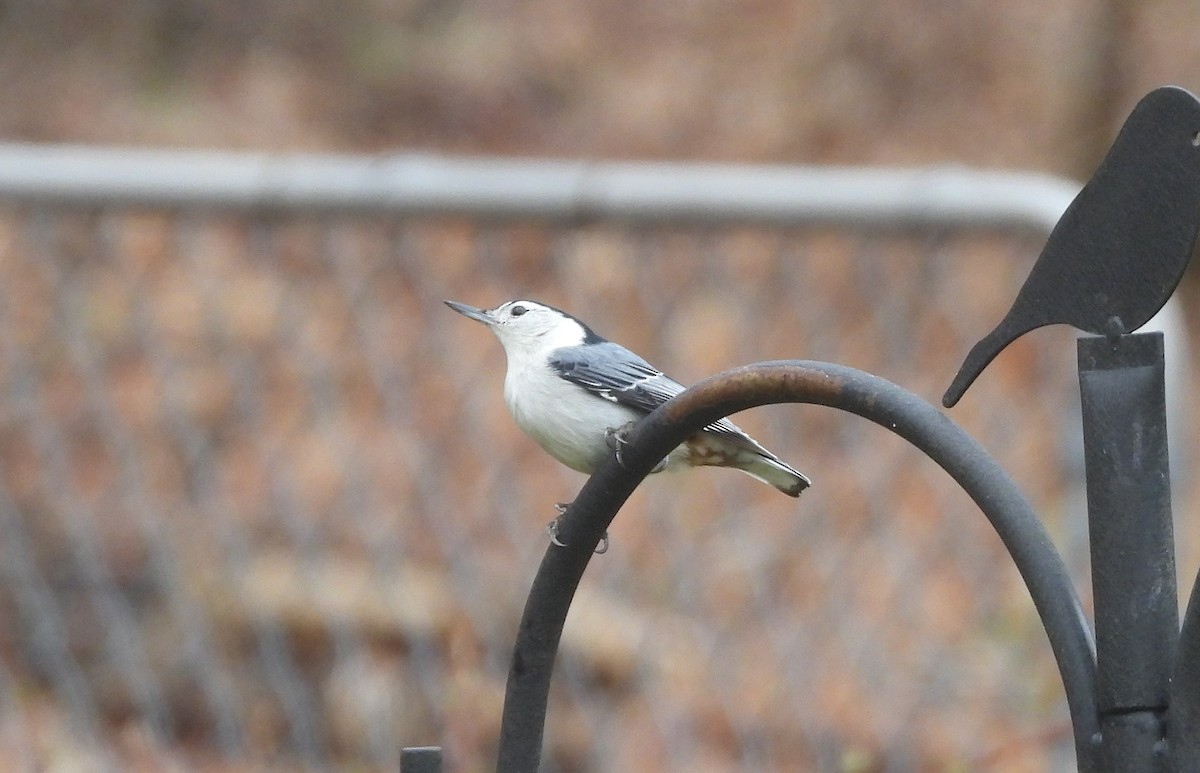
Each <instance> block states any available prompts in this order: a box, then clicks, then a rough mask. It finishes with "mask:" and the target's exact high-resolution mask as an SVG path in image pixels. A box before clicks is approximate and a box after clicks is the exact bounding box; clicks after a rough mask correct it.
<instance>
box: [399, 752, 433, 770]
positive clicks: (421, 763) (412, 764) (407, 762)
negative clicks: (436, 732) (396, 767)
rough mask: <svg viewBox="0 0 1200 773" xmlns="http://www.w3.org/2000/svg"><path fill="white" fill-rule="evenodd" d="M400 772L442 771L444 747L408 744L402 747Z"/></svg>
mask: <svg viewBox="0 0 1200 773" xmlns="http://www.w3.org/2000/svg"><path fill="white" fill-rule="evenodd" d="M400 773H442V747H440V746H408V747H405V748H403V749H401V750H400Z"/></svg>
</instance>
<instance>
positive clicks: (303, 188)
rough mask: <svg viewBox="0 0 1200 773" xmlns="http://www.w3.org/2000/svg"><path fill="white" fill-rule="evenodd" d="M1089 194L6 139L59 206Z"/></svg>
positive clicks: (20, 188)
mask: <svg viewBox="0 0 1200 773" xmlns="http://www.w3.org/2000/svg"><path fill="white" fill-rule="evenodd" d="M1078 191H1079V184H1078V183H1076V182H1072V181H1070V180H1065V179H1063V178H1058V177H1053V176H1050V175H1044V174H1037V173H1030V172H1018V171H987V170H976V169H967V168H963V167H956V166H936V167H924V168H871V167H856V168H850V167H805V166H751V165H731V164H694V163H664V162H653V163H650V162H626V163H618V162H598V161H578V160H576V161H570V160H561V161H560V160H546V159H520V158H482V157H480V158H462V157H447V156H437V155H430V154H416V153H405V154H394V155H331V154H319V155H316V154H283V153H251V152H225V151H199V150H164V149H134V148H100V147H89V146H80V145H35V144H19V143H17V144H14V143H9V144H4V143H0V200H4V201H9V202H15V203H42V204H52V205H57V206H75V207H106V206H145V207H155V208H161V207H167V208H183V207H190V208H201V209H222V210H264V209H265V210H285V211H335V212H346V213H363V214H396V215H419V214H455V215H471V216H476V217H493V218H541V219H549V220H588V219H593V218H595V219H617V220H625V221H633V222H650V221H655V222H661V221H704V222H720V221H725V222H759V223H773V224H779V225H823V224H829V225H854V226H858V227H870V228H887V227H919V226H937V227H956V226H964V227H965V226H970V227H976V228H978V227H981V226H984V227H988V226H991V227H1025V228H1033V229H1036V230H1038V231H1044V232H1048V231H1049V229H1050V228H1052V227H1053V225H1054V223H1056V222H1057V221H1058V218H1059V217H1060V216H1061V214H1062V212H1063V210H1064V209H1065V208H1066V206H1067V205H1068V204H1069V203H1070V202H1071V199H1072V198H1073V197H1074V196H1075V194H1076V193H1078Z"/></svg>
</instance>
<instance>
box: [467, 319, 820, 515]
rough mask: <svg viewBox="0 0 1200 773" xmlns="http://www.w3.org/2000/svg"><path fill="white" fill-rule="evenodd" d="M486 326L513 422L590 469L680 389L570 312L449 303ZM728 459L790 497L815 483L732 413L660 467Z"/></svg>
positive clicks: (570, 462)
mask: <svg viewBox="0 0 1200 773" xmlns="http://www.w3.org/2000/svg"><path fill="white" fill-rule="evenodd" d="M446 305H447V306H449V307H450V308H452V309H454V310H455V311H457V312H458V313H460V314H462V315H464V316H466V317H469V318H470V319H474V320H477V321H479V322H482V323H483V324H485V325H487V326H488V328H490V329H491V331H492V332H493V333H495V334H496V337H497V338H499V339H500V343H501V344H502V345H503V346H504V352H505V355H506V356H507V358H508V371H507V373H506V375H505V377H504V402H505V403H506V404H507V405H508V410H509V412H510V413H512V416H513V418H514V419H515V420H516V422H517V425H518V426H519V427H520V428H521V429H522V430H524V431H525V433H526V434H527V435H529V436H530V437H532V438H533V439H534V440H536V441H537V442H538V444H539V445H540V446H541V447H542V448H544V449H545V450H546V452H547V453H549V454H550V455H551V456H553V457H554V458H555V459H557V460H558V461H560V462H562V463H563V464H565V465H567V466H568V467H570V468H571V469H574V470H578V471H580V472H583V473H587V474H589V475H590V474H591V473H592V472H594V471H595V469H596V467H597V466H599V464H600V462H601V461H603V460H604V458H605V457H606V456H608V455H609V454H612V453H613V451H614V449H618V450H619V443H614V434H616V435H617V437H618V438H619V433H620V431H622V430H623V428H625V427H626V426H627V425H628V424H630V423H631V422H633V421H636V420H637V419H640V418H641V417H643V416H645V415H646V414H648V413H650V411H652V410H654V409H655V408H657V407H658V406H660V405H662V404H663V403H665V402H666V401H667V400H669V399H670V398H672V397H674V396H675V395H677V394H679V393H680V392H682V391H683V390H684V386H683V385H682V384H680V383H679V382H678V381H675V380H674V379H672V378H670V377H668V376H665V375H663V373H662V372H661V371H659V370H658V369H657V368H655V367H653V366H652V365H650V363H648V362H646V361H645V360H644V359H642V358H641V357H639V356H638V355H636V354H634V353H633V352H631V351H629V350H628V349H626V348H625V347H624V346H621V345H620V344H615V343H613V342H612V341H607V340H605V339H603V338H601V337H600V336H598V335H596V334H595V333H594V332H592V329H591V328H589V327H588V326H587V325H585V324H584V323H582V322H580V321H579V320H578V319H576V318H575V317H572V316H571V315H570V314H567V313H566V312H564V311H561V310H559V309H556V308H554V307H553V306H547V305H545V304H543V303H537V302H535V301H528V300H515V301H508V302H507V303H502V304H500V305H499V306H497V307H496V308H494V309H492V310H490V311H485V310H483V309H477V308H475V307H473V306H467V305H466V304H462V303H457V302H455V301H446ZM701 466H713V467H731V468H733V469H736V470H741V471H742V472H744V473H746V474H747V475H749V476H751V477H753V478H756V479H758V480H760V481H762V482H763V483H767V484H770V485H772V486H774V487H775V488H777V489H779V490H780V491H782V492H783V493H785V494H787V495H788V496H793V497H795V496H799V495H800V492H801V491H803V490H804V489H806V488H808V486H809V484H810V481H809V479H808V478H807V477H805V476H804V474H803V473H801V472H799V471H797V470H795V469H793V468H792V467H791V466H790V465H788V464H787V463H786V462H784V461H783V460H781V459H780V458H779V457H777V456H775V455H774V454H773V453H771V452H770V451H768V450H767V449H765V448H763V447H762V446H761V445H759V444H758V443H757V442H756V441H755V440H754V439H753V438H751V437H750V436H749V435H747V434H746V433H745V432H743V431H742V430H741V429H739V428H738V427H737V426H736V425H734V424H733V422H731V421H729V420H728V419H721V420H720V421H716V422H713V423H712V424H709V425H708V426H707V427H705V428H704V429H703V430H701V431H700V432H697V433H695V434H694V435H692V436H691V437H689V438H688V439H687V440H686V441H685V442H684V443H683V444H682V445H680V446H679V447H677V448H675V449H674V450H673V451H671V453H670V454H669V455H668V456H667V458H666V459H664V460H663V462H662V463H660V464H659V466H658V467H657V468H656V469H655V470H654V471H655V472H657V471H658V470H661V469H673V468H680V467H701Z"/></svg>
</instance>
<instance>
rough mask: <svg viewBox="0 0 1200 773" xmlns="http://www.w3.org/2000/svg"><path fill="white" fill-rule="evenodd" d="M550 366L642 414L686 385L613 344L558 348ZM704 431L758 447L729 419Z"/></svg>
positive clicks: (552, 355)
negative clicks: (744, 441) (746, 441)
mask: <svg viewBox="0 0 1200 773" xmlns="http://www.w3.org/2000/svg"><path fill="white" fill-rule="evenodd" d="M549 364H550V367H551V368H553V369H554V371H555V372H556V373H558V375H559V376H560V377H562V378H563V379H565V380H567V381H569V382H571V383H572V384H575V385H576V386H579V387H582V388H583V389H586V390H587V391H589V392H591V393H592V394H595V395H598V396H599V397H603V398H604V399H606V400H612V401H613V402H615V403H618V404H620V405H624V406H627V407H629V408H633V409H634V410H637V411H641V412H642V413H649V412H650V411H652V410H654V409H655V408H657V407H658V406H660V405H662V404H663V403H665V402H666V401H667V400H670V399H671V398H672V397H674V396H675V395H677V394H679V393H680V392H682V391H683V390H684V389H685V387H684V386H683V384H680V383H679V382H678V381H676V380H675V379H673V378H671V377H670V376H667V375H664V374H663V373H662V371H660V370H658V369H657V368H655V367H654V366H653V365H651V364H650V363H648V362H646V361H645V360H644V359H642V358H641V357H639V356H637V355H636V354H634V353H633V352H631V351H629V350H628V349H626V348H625V347H624V346H621V345H620V344H614V343H613V342H612V341H604V342H602V343H596V344H591V345H588V346H571V347H566V348H563V349H557V350H555V351H554V352H552V353H551V355H550V363H549ZM704 429H705V431H707V432H712V433H715V434H717V435H725V436H728V437H736V438H738V439H739V440H749V441H750V443H752V444H753V445H754V446H758V444H757V443H754V441H753V440H750V437H749V436H748V435H746V433H745V432H742V431H741V430H740V429H738V428H737V426H736V425H734V423H733V422H731V421H729V420H728V419H721V420H719V421H716V422H713V423H712V424H709V425H708V426H707V427H705V428H704Z"/></svg>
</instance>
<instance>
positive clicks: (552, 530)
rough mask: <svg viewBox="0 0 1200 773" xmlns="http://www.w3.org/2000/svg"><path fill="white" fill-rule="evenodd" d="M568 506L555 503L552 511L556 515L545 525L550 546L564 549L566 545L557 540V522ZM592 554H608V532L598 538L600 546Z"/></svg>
mask: <svg viewBox="0 0 1200 773" xmlns="http://www.w3.org/2000/svg"><path fill="white" fill-rule="evenodd" d="M570 506H571V503H570V502H555V503H554V509H555V510H557V511H558V515H557V516H556V517H555V518H554V520H553V521H551V522H550V523H548V524H546V533H547V534H549V535H550V542H551V544H554V545H557V546H558V547H560V548H565V547H566V546H567V543H565V542H563V541H562V540H560V539H559V538H558V522H559V521H561V520H562V517H563V514H564V513H566V512H567V508H568V507H570ZM592 552H594V553H595V554H596V555H601V554H603V553H607V552H608V532H604V536H603V537H601V538H600V544H599V545H597V546H596V549H595V550H594V551H592Z"/></svg>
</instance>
